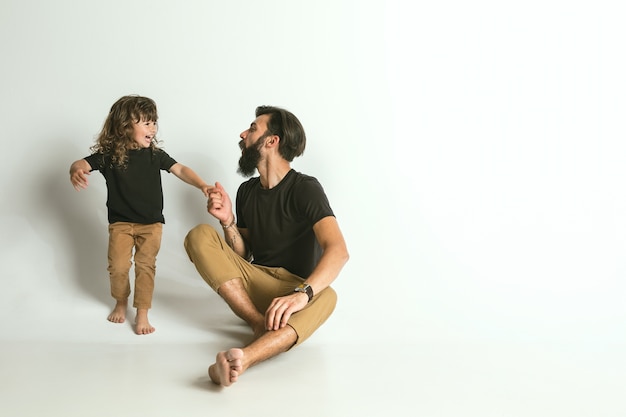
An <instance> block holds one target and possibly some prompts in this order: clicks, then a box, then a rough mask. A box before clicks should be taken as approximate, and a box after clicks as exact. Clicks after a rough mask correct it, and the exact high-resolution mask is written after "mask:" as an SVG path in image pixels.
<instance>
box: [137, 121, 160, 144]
mask: <svg viewBox="0 0 626 417" xmlns="http://www.w3.org/2000/svg"><path fill="white" fill-rule="evenodd" d="M157 130H158V126H157V122H155V121H148V120H141V121H139V122H134V123H133V139H134V140H135V142H137V144H138V145H139V147H140V148H149V147H150V144H151V143H152V140H153V139H154V137H155V136H156V132H157Z"/></svg>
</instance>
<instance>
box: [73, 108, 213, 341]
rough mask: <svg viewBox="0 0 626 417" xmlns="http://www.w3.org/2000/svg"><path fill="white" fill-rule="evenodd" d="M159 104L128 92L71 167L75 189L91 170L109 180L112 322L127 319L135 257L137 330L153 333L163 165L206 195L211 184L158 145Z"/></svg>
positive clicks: (120, 321) (86, 183)
mask: <svg viewBox="0 0 626 417" xmlns="http://www.w3.org/2000/svg"><path fill="white" fill-rule="evenodd" d="M157 120H158V116H157V108H156V104H155V102H154V101H153V100H151V99H149V98H147V97H141V96H124V97H122V98H120V99H119V100H118V101H116V102H115V103H114V104H113V106H112V107H111V110H110V112H109V115H108V116H107V118H106V120H105V122H104V126H103V127H102V131H101V132H100V134H99V136H98V138H97V140H96V144H95V145H94V146H92V147H91V148H90V150H91V151H92V152H93V153H92V154H91V155H89V156H87V157H85V158H83V159H79V160H77V161H75V162H74V163H73V164H72V165H71V167H70V181H71V183H72V185H73V186H74V188H75V189H76V190H77V191H80V190H81V189H85V188H87V186H88V180H87V176H88V175H89V174H90V172H91V171H93V170H98V171H100V172H101V173H102V175H103V176H104V178H105V180H106V185H107V208H108V220H109V249H108V265H109V266H108V271H109V278H110V282H111V295H112V296H113V298H114V299H115V300H116V304H115V308H114V309H113V311H112V312H111V314H110V315H109V317H108V320H109V321H111V322H113V323H123V322H124V321H125V320H126V310H127V302H128V301H127V300H128V297H129V295H130V282H129V276H128V275H129V271H130V267H131V262H132V260H133V248H134V251H135V253H134V262H135V294H134V302H133V307H135V308H136V309H137V316H136V320H135V332H136V333H137V334H140V335H143V334H150V333H152V332H154V330H155V329H154V327H153V326H152V325H151V324H150V322H149V321H148V310H149V309H150V308H151V306H152V294H153V291H154V276H155V269H156V256H157V253H158V252H159V249H160V246H161V234H162V227H163V223H165V219H164V217H163V189H162V186H161V170H165V171H168V172H171V173H172V174H174V175H176V177H178V178H180V179H181V180H182V181H184V182H186V183H187V184H190V185H193V186H194V187H197V188H199V189H200V190H201V191H202V193H203V194H204V195H205V197H208V193H209V190H210V189H211V188H212V187H211V186H209V185H207V183H206V182H205V181H204V180H203V179H202V178H200V177H199V176H198V175H197V174H196V173H195V172H194V171H193V170H192V169H190V168H188V167H186V166H185V165H182V164H180V163H178V162H176V161H175V160H174V159H173V158H171V157H170V156H169V155H168V154H167V153H166V152H165V151H163V150H162V149H160V148H158V147H157V140H156V132H157V129H158V127H157Z"/></svg>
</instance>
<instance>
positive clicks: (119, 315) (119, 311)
mask: <svg viewBox="0 0 626 417" xmlns="http://www.w3.org/2000/svg"><path fill="white" fill-rule="evenodd" d="M127 303H128V302H127V301H126V300H124V301H118V302H117V303H116V304H115V308H114V309H113V311H112V312H111V314H109V317H107V320H108V321H110V322H112V323H124V321H126V305H127Z"/></svg>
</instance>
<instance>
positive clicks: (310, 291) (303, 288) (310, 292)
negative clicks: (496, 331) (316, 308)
mask: <svg viewBox="0 0 626 417" xmlns="http://www.w3.org/2000/svg"><path fill="white" fill-rule="evenodd" d="M293 292H303V293H305V294H306V295H307V296H308V297H309V301H311V298H313V288H311V286H310V285H309V284H300V285H298V286H297V287H296V288H295V289H294V290H293Z"/></svg>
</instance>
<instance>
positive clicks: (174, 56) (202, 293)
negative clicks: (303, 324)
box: [0, 0, 626, 416]
mask: <svg viewBox="0 0 626 417" xmlns="http://www.w3.org/2000/svg"><path fill="white" fill-rule="evenodd" d="M619 6H620V2H618V1H614V2H611V1H569V2H565V1H554V0H544V1H526V2H498V1H487V0H479V1H474V2H463V1H458V0H457V1H438V2H433V1H428V2H426V1H424V2H422V1H408V0H407V1H401V0H388V1H382V0H366V1H356V0H355V1H348V0H332V1H331V0H318V1H314V2H313V1H309V2H301V1H287V0H284V1H281V0H266V1H262V2H261V1H258V2H257V1H244V0H237V1H230V2H223V1H222V2H217V1H199V0H198V1H178V2H173V1H167V0H157V1H117V0H113V1H107V2H92V1H83V2H74V1H68V0H60V1H56V2H46V1H14V0H1V1H0V52H1V56H2V65H1V66H0V128H1V129H2V135H1V137H2V139H1V140H2V149H3V151H4V152H3V154H4V158H3V163H2V175H1V176H0V182H1V190H2V199H1V202H0V230H1V233H0V234H1V238H0V239H1V240H0V279H1V281H0V313H1V316H2V317H3V319H2V320H0V341H1V342H2V343H5V346H11V344H16V343H17V344H19V343H24V342H27V343H31V342H38V343H39V342H40V341H48V342H49V341H54V342H63V343H73V342H76V343H87V342H88V343H96V344H97V343H101V342H107V341H111V340H114V341H116V342H119V343H125V344H131V345H132V344H134V343H141V344H142V346H143V345H145V346H149V345H150V344H155V345H156V344H159V343H170V342H171V340H176V341H177V342H180V343H185V342H189V343H196V342H200V343H201V342H203V341H204V340H205V338H206V337H207V336H206V334H207V333H208V332H207V329H206V328H202V326H193V325H189V323H188V322H186V321H185V320H186V319H188V318H189V315H188V314H187V315H186V313H185V309H186V308H192V307H193V308H194V309H202V308H203V307H204V306H205V304H211V303H213V304H215V303H218V302H219V300H218V299H217V298H215V296H214V295H213V294H212V293H211V292H210V291H209V290H208V287H207V286H206V285H205V284H204V282H202V280H201V279H200V277H199V276H198V275H197V274H196V272H195V270H194V269H193V265H191V264H190V263H189V262H188V260H187V258H186V255H185V253H184V249H183V247H182V241H183V239H184V236H185V234H186V233H187V231H188V230H189V229H190V228H191V227H193V226H194V225H196V224H198V223H201V222H209V223H212V222H213V221H212V219H211V218H209V216H208V215H207V214H206V212H205V200H204V197H203V196H202V195H201V193H200V192H199V191H198V190H195V189H193V188H192V187H190V186H188V185H186V184H184V183H182V182H180V181H179V180H177V179H176V178H175V177H174V176H173V175H168V174H166V173H164V174H163V177H164V195H165V211H164V213H165V218H166V225H165V229H164V236H163V245H162V250H161V253H160V255H159V258H158V262H157V284H156V293H155V303H154V308H153V312H152V316H151V318H152V321H153V324H154V325H155V326H156V327H157V333H155V335H153V336H149V337H147V338H139V337H138V336H134V335H132V334H131V332H130V330H129V331H128V332H124V334H123V335H121V336H118V335H117V334H118V333H115V335H111V333H110V331H111V330H110V329H111V328H110V327H105V324H102V323H101V322H102V321H104V320H103V317H106V314H107V313H108V309H109V308H110V307H111V306H112V301H111V300H110V298H109V296H108V281H107V280H108V278H107V273H106V243H107V229H106V225H107V222H106V207H105V199H106V188H105V185H104V179H103V178H102V177H101V176H100V174H98V173H97V172H95V173H93V174H92V175H91V177H90V183H91V186H90V188H89V189H88V190H85V191H81V192H79V193H77V192H75V191H74V190H73V189H72V187H71V185H70V183H69V176H68V169H69V165H70V164H71V162H73V161H74V160H76V159H78V158H81V157H83V156H86V155H88V153H89V147H90V146H91V145H92V144H93V141H94V138H95V136H96V135H97V133H98V132H99V130H100V128H101V126H102V123H103V121H104V118H105V117H106V114H107V112H108V110H109V108H110V106H111V105H112V104H113V102H114V101H115V100H117V99H118V98H119V97H120V96H122V95H126V94H141V95H145V96H148V97H151V98H153V99H154V100H155V101H156V103H157V105H158V110H159V116H160V119H159V124H160V130H159V137H160V139H161V140H163V143H162V146H163V148H164V149H165V150H166V151H167V152H168V153H170V155H172V156H173V157H174V158H175V159H177V160H178V161H179V162H181V163H183V164H185V165H188V166H189V167H191V168H193V169H194V170H195V171H196V172H197V173H198V174H200V175H201V176H202V177H203V178H205V179H206V180H207V181H208V182H211V183H212V182H215V181H220V182H222V183H223V184H224V186H225V187H226V188H227V190H228V191H230V192H231V194H232V195H234V193H235V191H236V188H237V186H238V184H239V183H240V182H241V181H242V180H243V179H242V178H241V177H240V176H238V175H237V174H236V163H237V159H238V156H239V151H238V147H237V142H238V140H239V138H238V135H239V133H240V132H241V131H242V130H244V129H246V127H247V126H248V125H249V123H250V122H251V121H252V120H253V118H254V109H255V107H256V106H258V105H261V104H270V105H277V106H282V107H285V108H287V109H289V110H291V111H292V112H294V113H295V114H296V115H297V116H298V117H299V118H300V120H301V122H302V123H303V125H304V127H305V130H306V132H307V137H308V143H307V149H306V152H305V154H304V155H303V156H302V157H301V158H298V159H296V160H295V161H294V163H293V167H294V168H295V169H297V170H299V171H302V172H305V173H307V174H309V175H313V176H315V177H317V178H318V179H319V180H320V182H321V183H322V184H323V186H324V188H325V190H326V192H327V194H328V197H329V199H330V201H331V205H332V207H333V209H334V210H335V213H336V215H337V218H338V220H339V223H340V226H341V228H342V230H343V232H344V235H345V238H346V240H347V243H348V246H349V251H350V253H351V260H350V262H349V263H348V265H347V266H346V268H345V269H344V271H343V273H342V274H341V276H340V277H339V279H338V280H337V281H336V283H335V285H334V287H335V288H336V289H337V291H338V293H339V297H340V300H339V305H338V308H337V312H336V313H335V315H334V316H333V317H332V319H331V320H330V321H329V322H328V323H327V324H326V325H325V327H324V328H323V330H321V331H320V335H319V336H318V339H317V342H315V339H312V340H311V343H319V344H320V345H323V347H324V352H327V353H328V354H331V353H332V352H333V350H335V349H339V348H338V346H348V347H349V348H348V349H355V350H358V351H359V352H361V353H360V354H362V355H365V357H364V359H363V361H362V362H363V363H362V365H363V366H364V367H366V368H368V369H369V371H368V375H370V377H372V378H374V379H378V378H376V377H375V376H373V375H377V376H379V375H380V374H381V372H382V369H383V368H387V367H394V368H395V369H396V370H398V369H400V371H398V373H399V374H401V379H402V380H403V381H405V382H404V384H415V385H414V386H416V387H422V388H423V386H426V385H428V384H426V382H424V381H422V380H420V376H421V375H423V374H422V373H421V372H420V369H418V368H419V367H418V366H416V362H415V360H419V358H420V355H426V356H428V355H432V356H433V357H437V355H436V352H437V350H438V347H439V346H445V347H446V349H447V350H446V349H444V351H446V352H448V353H450V352H467V350H466V349H470V351H472V349H476V351H477V352H481V351H484V350H483V349H482V347H486V346H492V347H493V346H495V347H500V348H499V349H498V352H500V355H501V356H499V357H498V358H499V359H498V360H497V361H496V362H497V364H494V363H492V366H493V370H494V372H496V371H495V370H496V369H497V370H500V371H498V372H503V373H502V374H499V375H500V376H501V378H502V379H501V380H500V382H502V383H506V382H507V375H508V374H507V372H508V371H501V369H502V367H503V366H504V367H505V368H506V367H507V366H508V367H513V368H515V367H521V368H524V367H525V366H526V365H530V366H535V367H536V368H533V372H537V374H536V375H535V377H534V378H536V379H533V381H535V382H538V383H539V384H545V387H550V388H546V389H538V390H537V391H533V389H532V388H530V390H531V391H530V392H529V393H527V396H528V401H527V402H523V401H521V402H520V403H524V406H525V407H526V408H522V409H523V410H527V412H528V413H532V414H533V415H540V414H541V412H539V410H543V411H545V413H546V414H545V415H556V414H558V412H557V411H555V410H558V409H559V406H565V407H568V404H569V406H571V409H570V410H568V412H567V413H565V414H563V415H570V416H571V415H613V414H612V413H615V415H623V414H624V412H626V405H625V404H624V402H623V400H620V399H619V398H617V396H614V395H613V394H614V393H616V392H619V391H618V388H619V387H620V386H623V383H624V377H623V375H624V371H625V370H626V364H625V361H624V358H623V355H622V353H623V348H624V346H625V345H626V332H625V330H626V326H625V324H624V322H625V319H626V305H625V303H624V301H623V300H624V297H625V295H626V283H625V281H624V274H625V270H626V261H625V257H624V253H626V193H625V192H624V180H625V179H626V168H625V166H624V163H623V160H624V155H625V153H626V144H625V142H624V114H625V112H626V98H625V97H626V81H625V80H626V77H625V76H624V74H626V58H625V56H624V39H626V29H625V27H624V24H623V22H624V19H625V18H626V16H625V14H624V12H623V11H622V10H621V8H620V7H619ZM219 311H220V313H219V314H220V316H219V319H220V320H221V319H222V318H226V317H229V315H228V312H227V311H226V310H219ZM174 312H175V313H176V314H174ZM203 314H204V313H202V312H198V313H197V317H204V316H203ZM197 317H196V318H197ZM207 320H208V319H207ZM95 322H97V323H98V326H101V327H96V325H95V324H94V323H95ZM127 333H128V334H127ZM149 338H151V339H149ZM136 340H141V341H136ZM145 340H149V341H147V342H146V341H145ZM470 346H471V347H472V348H470ZM477 346H478V347H477ZM368 347H369V348H370V349H371V352H372V354H371V355H369V356H368V354H367V352H368ZM303 348H304V347H303ZM398 349H400V350H401V352H403V353H401V354H399V353H397V352H398ZM507 349H511V350H510V351H509V350H507ZM374 352H375V353H374ZM420 352H421V353H420ZM424 352H430V353H426V354H425V353H424ZM506 352H516V353H515V354H511V355H510V356H508V354H507V353H506ZM520 352H523V355H526V356H525V358H526V359H520V357H519V356H518V354H519V353H520ZM529 352H532V354H531V356H533V355H534V356H533V358H540V360H539V361H538V362H537V361H535V360H534V359H532V358H531V359H529V356H528V355H529ZM212 354H213V353H211V354H207V359H206V363H208V362H209V361H210V359H211V355H212ZM467 356H468V358H471V357H473V354H469V353H468V354H467ZM422 357H423V356H422ZM416 358H417V359H416ZM456 358H457V360H460V359H459V356H456ZM484 358H488V355H487V356H484ZM520 360H522V361H523V364H524V365H516V364H519V361H520ZM436 361H440V364H445V363H449V361H446V360H445V359H444V358H443V357H439V358H438V359H437V360H436ZM468 361H469V362H471V359H468ZM542 361H543V362H542ZM555 361H556V362H555ZM460 362H462V363H467V362H465V359H463V360H462V361H460ZM555 363H558V365H555ZM204 365H205V364H204V363H201V364H199V367H200V368H202V367H203V366H204ZM431 366H433V367H436V366H438V365H437V364H434V365H433V364H432V363H431ZM442 366H443V365H442ZM552 367H554V368H552ZM266 369H269V368H266ZM515 369H517V368H515ZM510 370H511V369H510V368H509V371H510ZM518 371H519V369H518ZM459 372H463V370H462V369H459ZM520 372H521V371H520ZM529 372H530V371H529ZM542 372H545V375H544V374H543V373H542ZM559 372H560V373H559ZM449 373H450V374H449V376H450V378H451V380H455V376H454V375H455V370H454V369H449ZM372 374H373V375H372ZM548 375H550V377H548ZM555 375H567V376H566V377H564V380H559V379H558V377H556V376H555ZM518 376H519V375H518ZM345 377H346V378H350V375H347V376H345ZM579 377H580V379H577V378H579ZM511 378H514V377H511ZM551 378H557V380H556V381H555V380H552V379H551ZM383 379H384V378H383ZM565 381H568V382H570V383H572V384H575V385H573V386H570V387H569V388H567V389H564V390H559V388H558V387H557V386H558V385H559V384H562V383H564V382H565ZM389 382H390V383H391V384H392V385H393V381H389ZM483 382H484V381H483ZM492 382H493V381H492ZM508 382H511V381H508ZM551 384H553V385H551ZM494 385H499V383H497V384H496V383H494ZM529 385H532V384H530V383H529ZM8 386H9V385H5V386H4V387H5V392H13V391H6V389H8V388H7V387H8ZM11 386H12V385H11ZM574 387H575V388H574ZM527 388H528V387H527ZM570 388H571V389H570ZM12 389H13V390H15V388H12ZM551 389H554V390H556V391H554V392H552V391H550V390H551ZM449 390H451V388H450V387H448V386H446V385H445V384H443V383H442V384H441V391H440V395H441V396H442V398H444V397H445V392H446V391H449ZM452 391H454V390H452ZM485 391H492V390H490V389H487V388H485ZM539 392H541V393H542V395H539V394H538V393H539ZM546 392H552V394H551V395H552V396H550V395H548V394H546ZM555 393H556V394H555ZM544 394H545V397H544V396H543V395H544ZM1 395H2V391H0V396H1ZM407 395H409V396H410V395H412V394H407ZM537 395H538V397H536V396H537ZM555 395H556V397H555ZM7 397H8V395H7ZM402 398H405V397H404V394H403V397H402ZM406 398H407V400H406V401H407V403H406V404H409V402H410V401H409V399H408V397H406ZM503 398H504V399H503V400H502V401H501V403H500V405H499V406H498V407H496V408H493V409H491V410H492V411H493V412H494V414H493V415H514V412H513V411H512V410H511V409H508V408H507V406H508V405H510V404H511V403H510V401H509V400H510V397H503ZM547 398H551V400H547ZM555 398H556V399H555ZM4 400H6V398H5V399H4ZM402 401H403V400H400V404H402ZM442 401H443V400H442ZM467 401H469V403H468V404H473V406H474V407H475V408H466V409H465V413H464V414H463V412H461V414H456V415H474V414H473V412H476V415H491V414H489V413H487V412H485V410H484V409H482V408H481V405H484V404H485V403H484V402H476V403H472V402H471V400H467ZM542 401H543V402H542ZM545 401H553V405H554V404H556V405H555V408H554V409H552V410H551V411H546V408H545V407H542V406H541V405H542V404H544V403H545ZM0 402H2V401H0ZM381 404H382V403H381ZM396 404H397V402H396ZM597 404H603V405H602V407H605V408H604V409H603V411H602V412H599V413H594V412H593V410H594V407H596V406H597ZM557 405H558V406H557ZM1 407H2V406H0V409H1ZM407 407H409V406H408V405H407ZM411 407H419V405H412V406H411ZM517 407H518V408H516V409H517V410H519V404H517ZM535 407H536V409H535ZM581 407H582V408H581ZM407 409H411V408H410V407H409V408H407ZM412 410H422V411H424V410H423V409H420V408H414V409H412ZM443 410H444V411H445V410H450V412H451V413H452V411H454V410H452V409H447V408H444V409H443ZM494 410H495V411H494ZM574 410H577V412H579V413H580V414H576V413H575V412H574ZM580 410H583V411H580ZM444 411H440V412H439V413H436V412H432V411H431V412H430V414H428V413H426V414H428V415H447V414H445V412H444ZM596 411H597V410H596ZM455 412H456V411H455ZM587 412H589V414H586V413H587ZM520 413H521V414H520V415H524V414H525V413H526V412H520ZM555 413H556V414H555ZM66 415H67V414H66ZM327 415H331V414H327ZM415 415H417V414H415ZM450 415H453V414H450ZM515 415H517V414H515ZM526 415H530V414H526Z"/></svg>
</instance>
